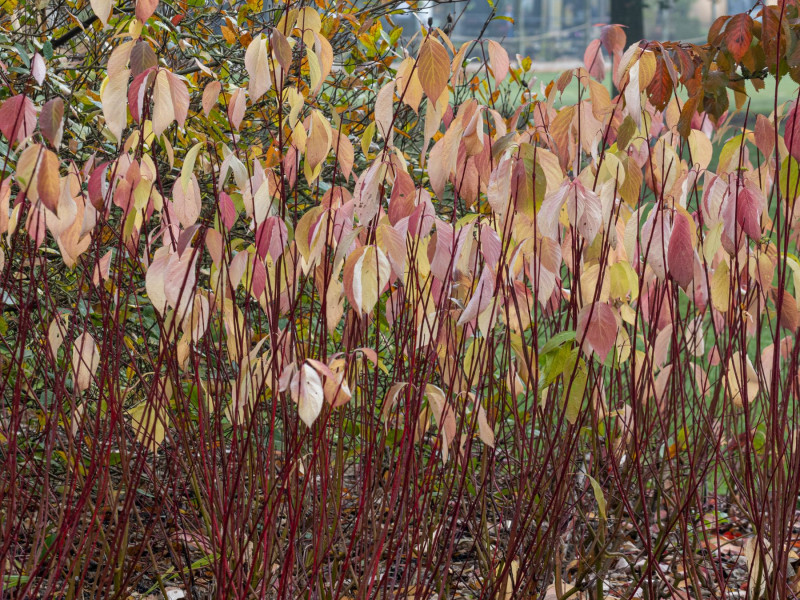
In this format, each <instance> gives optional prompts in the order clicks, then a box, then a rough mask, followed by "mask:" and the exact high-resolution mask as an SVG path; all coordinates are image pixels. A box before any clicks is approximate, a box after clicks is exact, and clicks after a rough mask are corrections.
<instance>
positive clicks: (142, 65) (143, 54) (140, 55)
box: [130, 40, 158, 77]
mask: <svg viewBox="0 0 800 600" xmlns="http://www.w3.org/2000/svg"><path fill="white" fill-rule="evenodd" d="M130 60H131V75H133V76H134V77H138V76H139V75H141V74H142V73H144V72H145V71H147V70H149V69H152V68H153V67H157V66H158V57H156V53H155V52H153V49H152V48H151V47H150V44H148V43H147V42H145V41H144V40H141V41H139V42H136V45H135V46H134V47H133V48H132V49H131V58H130Z"/></svg>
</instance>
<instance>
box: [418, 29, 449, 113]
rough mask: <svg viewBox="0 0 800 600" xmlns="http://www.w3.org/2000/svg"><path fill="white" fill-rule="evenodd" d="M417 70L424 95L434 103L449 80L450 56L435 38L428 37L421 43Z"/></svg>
mask: <svg viewBox="0 0 800 600" xmlns="http://www.w3.org/2000/svg"><path fill="white" fill-rule="evenodd" d="M417 70H418V71H419V82H420V84H422V89H423V90H424V91H425V95H427V96H428V98H429V100H430V101H431V102H434V103H435V102H436V101H437V100H438V99H439V96H441V95H442V93H443V92H444V90H445V89H446V88H447V83H448V81H449V80H450V58H449V57H448V55H447V50H445V48H444V46H442V44H441V42H439V40H437V39H436V38H432V37H428V38H427V39H426V40H425V43H424V44H422V47H421V48H420V50H419V56H418V58H417Z"/></svg>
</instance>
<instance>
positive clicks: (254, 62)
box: [237, 34, 272, 129]
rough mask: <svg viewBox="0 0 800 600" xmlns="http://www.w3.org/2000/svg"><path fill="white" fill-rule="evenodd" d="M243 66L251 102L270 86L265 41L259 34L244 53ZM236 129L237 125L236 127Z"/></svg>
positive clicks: (270, 80)
mask: <svg viewBox="0 0 800 600" xmlns="http://www.w3.org/2000/svg"><path fill="white" fill-rule="evenodd" d="M244 67H245V69H247V74H248V76H249V77H250V83H249V86H248V89H247V91H248V93H249V95H250V98H251V99H252V101H253V102H255V101H256V100H258V99H259V98H261V96H263V95H264V94H265V93H267V90H269V88H270V87H271V86H272V79H271V77H270V73H269V54H268V52H267V41H266V39H264V37H263V36H262V35H261V34H258V35H257V36H256V37H254V38H253V41H252V42H250V44H249V45H248V46H247V51H246V52H245V55H244ZM237 129H238V127H237Z"/></svg>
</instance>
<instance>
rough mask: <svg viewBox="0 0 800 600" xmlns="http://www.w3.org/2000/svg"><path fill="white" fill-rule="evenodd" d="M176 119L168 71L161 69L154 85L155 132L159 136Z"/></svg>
mask: <svg viewBox="0 0 800 600" xmlns="http://www.w3.org/2000/svg"><path fill="white" fill-rule="evenodd" d="M174 119H175V108H174V106H173V105H172V94H171V93H170V89H169V78H168V77H167V71H166V70H164V69H159V71H158V74H157V75H156V82H155V85H154V87H153V134H154V135H155V136H156V137H158V136H160V135H161V134H162V133H164V130H166V128H167V127H169V126H170V124H171V123H172V121H173V120H174Z"/></svg>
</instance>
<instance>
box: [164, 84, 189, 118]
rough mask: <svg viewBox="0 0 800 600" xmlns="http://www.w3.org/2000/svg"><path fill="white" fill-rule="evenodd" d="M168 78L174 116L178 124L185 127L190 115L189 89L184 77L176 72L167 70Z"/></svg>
mask: <svg viewBox="0 0 800 600" xmlns="http://www.w3.org/2000/svg"><path fill="white" fill-rule="evenodd" d="M167 79H168V80H169V94H170V98H171V99H172V109H173V113H174V117H175V120H176V121H177V122H178V125H179V126H180V127H183V126H184V125H185V123H186V117H187V116H188V115H189V90H188V89H187V88H186V83H185V82H184V81H183V79H181V78H180V77H178V76H177V75H175V74H174V73H170V72H169V71H167Z"/></svg>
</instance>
